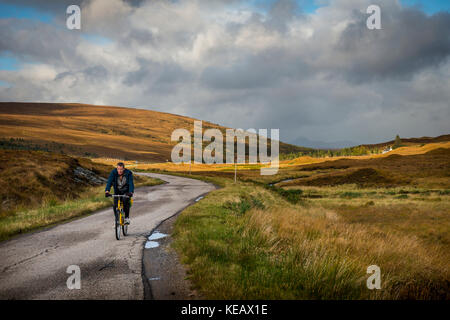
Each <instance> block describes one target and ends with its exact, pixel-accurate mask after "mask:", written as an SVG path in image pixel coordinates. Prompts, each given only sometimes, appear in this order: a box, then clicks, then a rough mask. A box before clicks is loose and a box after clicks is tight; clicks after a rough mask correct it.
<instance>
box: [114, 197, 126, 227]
mask: <svg viewBox="0 0 450 320" xmlns="http://www.w3.org/2000/svg"><path fill="white" fill-rule="evenodd" d="M111 196H112V197H113V198H118V200H117V213H118V214H119V224H120V225H121V226H124V225H125V221H124V217H123V214H124V212H123V202H122V199H123V198H130V197H129V196H126V195H121V194H113V195H111Z"/></svg>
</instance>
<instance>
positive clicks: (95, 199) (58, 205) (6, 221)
mask: <svg viewBox="0 0 450 320" xmlns="http://www.w3.org/2000/svg"><path fill="white" fill-rule="evenodd" d="M163 182H164V181H162V180H160V179H154V178H150V177H143V176H140V177H136V178H135V187H141V186H152V185H158V184H162V183H163ZM104 190H105V186H104V185H103V186H98V187H89V188H88V189H85V190H84V191H82V192H81V193H80V194H79V195H78V196H77V198H76V199H67V200H64V201H60V200H57V199H56V198H54V197H53V198H45V199H44V200H43V202H42V203H41V205H40V206H38V207H35V208H22V209H21V208H18V209H17V210H16V211H15V212H12V213H11V212H9V213H8V215H6V216H1V215H0V241H2V240H6V239H9V238H11V237H13V236H15V235H17V234H22V233H26V232H29V231H32V230H36V229H38V228H42V227H46V226H50V225H53V224H55V223H60V222H63V221H67V220H70V219H73V218H75V217H80V216H83V215H86V214H89V213H92V212H95V211H97V210H99V209H103V208H106V207H109V206H111V199H109V198H105V194H104Z"/></svg>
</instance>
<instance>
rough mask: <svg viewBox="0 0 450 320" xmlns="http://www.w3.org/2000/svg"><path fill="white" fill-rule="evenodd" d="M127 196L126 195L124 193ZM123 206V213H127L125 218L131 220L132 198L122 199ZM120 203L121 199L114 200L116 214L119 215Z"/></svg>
mask: <svg viewBox="0 0 450 320" xmlns="http://www.w3.org/2000/svg"><path fill="white" fill-rule="evenodd" d="M116 194H122V193H116ZM123 194H125V193H123ZM121 201H122V205H123V211H125V218H129V216H130V198H121ZM118 202H119V198H114V214H115V215H117V212H116V208H117V204H118Z"/></svg>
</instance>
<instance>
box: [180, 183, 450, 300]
mask: <svg viewBox="0 0 450 320" xmlns="http://www.w3.org/2000/svg"><path fill="white" fill-rule="evenodd" d="M195 177H196V176H192V178H195ZM219 181H220V183H221V185H222V186H223V188H221V189H218V190H215V191H213V192H211V193H210V194H208V195H207V196H206V197H205V198H204V199H202V200H201V201H199V202H197V203H196V204H195V205H193V206H191V207H188V208H187V209H186V210H184V211H183V212H182V214H181V215H180V216H179V218H178V219H177V221H176V223H175V229H174V242H173V246H174V247H175V249H176V250H177V251H178V253H179V255H180V256H181V259H182V262H183V263H185V264H187V266H188V268H189V277H190V278H191V280H192V281H193V283H194V285H195V286H196V289H198V290H199V291H200V292H201V293H202V294H203V295H204V296H205V297H207V298H210V299H449V298H450V297H449V292H450V290H449V289H450V270H449V266H448V261H449V255H448V250H446V247H447V246H446V245H445V244H443V245H439V244H436V243H434V242H429V241H424V240H423V239H421V238H420V237H418V236H417V235H416V234H415V230H413V229H411V228H410V229H408V230H403V229H400V230H394V229H393V228H390V227H386V224H388V223H373V222H374V221H365V220H364V219H363V218H361V217H360V216H361V215H362V210H360V211H359V212H358V214H356V215H354V216H353V218H351V217H350V216H349V215H348V214H347V212H348V210H343V211H342V210H339V208H340V207H335V203H329V202H326V200H327V199H324V198H318V199H314V200H311V199H306V200H304V201H301V202H298V203H297V202H296V201H289V200H291V199H289V197H287V198H286V197H283V195H282V194H281V193H279V192H276V191H273V190H271V189H268V188H265V187H263V186H260V185H256V184H254V183H245V182H239V183H237V184H234V183H233V182H232V180H229V179H223V178H221V179H220V180H219ZM332 191H333V192H334V191H335V190H332ZM340 191H341V192H342V194H343V197H344V198H342V197H341V194H339V196H338V197H337V198H338V199H339V203H341V201H343V200H345V201H354V200H355V197H356V199H358V201H361V203H367V202H369V203H370V201H367V199H366V198H364V197H365V195H363V194H362V193H356V192H355V191H354V190H340ZM345 192H347V193H345ZM333 194H334V193H333ZM367 194H369V196H372V195H374V196H377V195H376V194H374V193H373V192H367ZM298 195H301V192H299V193H298ZM325 196H326V195H325ZM333 199H334V198H333ZM319 201H320V202H319ZM333 201H334V200H333ZM389 201H397V202H398V203H397V205H398V208H399V209H398V210H400V211H401V210H409V209H410V207H402V203H401V201H405V200H404V199H403V200H397V199H390V200H389ZM406 201H410V200H406ZM411 201H412V200H411ZM365 208H367V206H366V207H365ZM369 208H370V210H371V215H372V216H374V217H377V216H378V217H381V219H384V221H386V217H387V218H389V214H388V213H389V212H385V213H384V215H382V214H381V213H380V212H378V211H377V212H376V211H374V210H375V209H374V208H377V206H376V205H373V204H372V203H370V205H369ZM380 210H381V211H382V210H383V207H380ZM374 212H376V213H378V214H373V213H374ZM401 212H402V214H406V213H404V212H403V211H401ZM346 214H347V215H346ZM368 220H373V219H368ZM369 222H370V223H369ZM424 225H425V224H424ZM428 227H429V228H430V229H431V228H434V227H435V225H434V224H433V225H430V226H428ZM421 232H423V230H421ZM374 264H375V265H378V266H379V267H380V268H381V279H382V289H381V290H369V289H368V288H367V286H366V281H367V278H368V277H369V275H368V274H367V267H368V266H370V265H374Z"/></svg>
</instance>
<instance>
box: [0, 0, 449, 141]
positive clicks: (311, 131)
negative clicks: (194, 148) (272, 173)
mask: <svg viewBox="0 0 450 320" xmlns="http://www.w3.org/2000/svg"><path fill="white" fill-rule="evenodd" d="M70 2H71V4H72V1H70ZM372 3H376V4H379V5H380V7H381V10H382V28H383V29H382V30H368V29H367V28H366V25H365V23H366V20H365V19H366V18H367V15H366V14H365V10H366V8H367V6H368V5H369V4H372ZM80 4H81V8H82V30H81V32H79V31H70V30H67V29H66V28H65V21H64V19H65V15H64V12H63V14H62V15H60V14H59V11H60V7H61V6H62V4H61V3H59V2H49V1H31V2H30V1H27V5H34V6H37V7H41V9H42V10H47V11H49V12H53V14H54V15H55V21H54V22H53V23H43V22H38V21H27V20H24V19H14V18H10V19H1V20H0V51H1V52H8V53H9V54H12V55H14V57H16V58H17V59H19V60H20V61H22V68H21V69H20V70H0V77H1V80H2V81H4V82H7V83H9V84H10V85H9V86H0V100H2V101H50V102H83V103H94V104H108V105H120V106H134V107H140V108H149V109H155V110H159V111H165V112H172V113H178V114H183V115H187V116H192V117H196V118H200V119H204V120H209V121H212V122H214V123H220V124H223V125H227V126H231V127H241V128H244V129H248V128H279V129H280V134H281V137H282V139H284V140H286V141H288V142H289V141H290V142H295V141H306V140H308V139H309V140H312V141H316V142H320V143H323V144H326V142H330V141H331V142H332V141H354V142H355V143H370V142H378V141H381V140H386V139H392V138H393V137H394V136H395V134H397V133H398V134H400V135H401V136H422V135H438V134H442V133H448V129H449V127H448V120H449V115H450V114H449V113H450V111H449V109H450V108H448V101H449V100H450V93H449V90H448V87H449V86H450V77H449V74H450V62H449V55H450V38H449V37H448V30H449V29H450V28H449V27H450V14H449V13H448V12H441V13H437V14H434V15H425V14H424V13H423V12H421V11H420V10H419V9H417V8H403V7H402V6H401V5H400V4H399V3H398V2H397V1H394V0H383V1H368V0H364V1H359V0H358V1H357V0H339V1H338V0H335V1H333V0H330V2H329V5H328V6H324V7H321V8H319V9H317V10H316V11H315V13H313V14H305V13H302V10H301V7H298V6H297V2H295V1H291V0H279V1H275V2H274V3H273V5H272V6H271V7H269V8H268V10H267V11H266V12H261V10H259V9H258V10H257V9H255V8H253V7H251V6H250V5H248V4H247V3H246V2H244V1H225V0H215V1H200V0H190V1H183V0H180V1H168V0H152V1H145V0H142V1H122V0H114V1H105V0H84V1H83V2H81V3H80ZM85 35H95V37H100V38H106V39H108V41H103V42H102V41H99V42H96V41H95V37H86V36H85ZM92 39H94V40H92ZM168 134H169V133H168ZM303 137H306V138H307V139H305V138H303Z"/></svg>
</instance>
